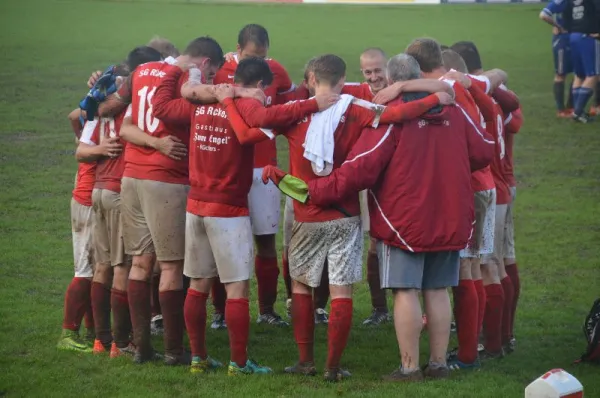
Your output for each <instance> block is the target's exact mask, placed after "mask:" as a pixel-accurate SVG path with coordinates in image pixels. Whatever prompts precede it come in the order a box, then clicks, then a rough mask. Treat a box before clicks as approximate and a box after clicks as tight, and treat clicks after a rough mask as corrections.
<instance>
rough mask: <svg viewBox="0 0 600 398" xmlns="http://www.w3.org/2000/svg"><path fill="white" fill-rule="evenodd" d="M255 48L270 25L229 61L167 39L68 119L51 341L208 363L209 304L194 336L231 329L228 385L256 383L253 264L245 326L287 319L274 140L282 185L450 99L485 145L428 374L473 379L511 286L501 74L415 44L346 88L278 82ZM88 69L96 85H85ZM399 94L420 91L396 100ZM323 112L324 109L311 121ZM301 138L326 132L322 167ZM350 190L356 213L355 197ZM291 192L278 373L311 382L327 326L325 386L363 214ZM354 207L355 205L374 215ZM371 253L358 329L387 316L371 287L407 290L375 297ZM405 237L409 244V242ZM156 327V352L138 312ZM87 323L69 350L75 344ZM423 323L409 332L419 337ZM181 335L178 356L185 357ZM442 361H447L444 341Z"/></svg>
mask: <svg viewBox="0 0 600 398" xmlns="http://www.w3.org/2000/svg"><path fill="white" fill-rule="evenodd" d="M268 49H269V36H268V34H267V31H266V30H265V28H263V27H262V26H260V25H255V24H251V25H247V26H245V27H244V28H243V29H242V30H241V31H240V33H239V36H238V46H237V50H236V51H235V52H233V53H228V54H224V53H223V50H222V48H221V47H220V45H219V44H218V43H217V42H216V41H215V40H214V39H212V38H210V37H200V38H197V39H195V40H193V41H191V42H190V43H189V45H188V46H187V47H186V49H185V50H184V51H183V53H182V54H180V53H179V51H177V49H176V48H175V46H173V45H172V44H171V43H170V42H169V41H167V40H165V39H160V38H159V39H154V40H152V41H151V42H150V43H149V44H148V45H147V46H140V47H136V48H135V49H134V50H132V51H131V52H130V53H129V55H128V56H127V59H126V61H125V62H124V64H123V65H120V66H119V67H118V68H116V70H115V72H114V73H115V74H117V75H118V76H119V77H118V78H117V82H118V84H119V88H118V91H117V92H116V93H115V94H112V95H110V96H109V97H108V98H106V100H105V101H103V102H102V103H100V104H99V107H98V109H97V114H96V115H86V114H85V112H83V111H82V110H81V109H76V110H74V111H73V112H72V113H71V114H70V115H69V118H70V120H71V123H72V127H73V130H74V132H75V133H76V135H77V138H78V147H77V151H76V157H77V160H78V161H79V169H78V173H77V180H76V184H75V189H74V191H73V197H72V201H71V218H72V232H73V249H74V256H75V276H74V278H73V279H72V281H71V283H70V285H69V287H68V289H67V293H66V296H65V305H64V321H63V333H62V335H61V338H60V341H59V343H58V347H59V348H61V349H67V350H75V351H81V352H93V353H96V354H102V353H105V352H108V353H109V355H110V357H111V358H115V357H120V356H124V355H130V356H132V357H133V361H134V362H135V363H144V362H148V361H153V360H163V361H164V363H165V364H167V365H180V364H184V365H189V366H190V370H191V372H192V373H204V372H207V371H209V370H214V369H218V368H220V367H222V366H223V364H222V363H220V362H219V361H217V360H216V359H213V358H212V357H210V356H209V355H208V348H207V346H206V328H207V301H208V300H209V297H211V296H212V303H213V307H214V314H215V315H214V317H213V323H212V325H211V326H212V328H213V329H221V328H223V329H227V332H228V334H229V344H230V362H229V365H228V374H229V375H238V374H267V373H272V372H273V371H272V369H270V368H269V367H267V366H264V365H261V364H258V363H257V362H255V361H253V360H252V359H249V357H248V345H249V344H248V340H249V328H250V310H249V291H250V280H251V279H252V273H253V270H254V272H255V274H256V282H257V291H258V304H259V312H260V313H259V315H258V318H257V322H258V323H264V324H268V325H276V326H287V325H288V323H287V322H286V321H285V320H283V319H282V317H281V316H279V315H278V314H277V313H276V312H275V303H276V298H277V284H278V278H279V272H280V271H279V266H278V261H277V250H276V244H275V235H276V232H277V231H278V228H279V219H280V201H281V191H283V192H289V191H286V189H285V186H289V185H293V183H290V182H289V179H287V178H286V175H285V173H283V172H282V171H281V170H279V169H277V167H276V166H277V158H276V156H277V152H276V146H275V140H274V137H275V136H277V135H282V136H284V137H285V138H286V139H287V140H288V142H289V151H290V152H289V159H290V160H289V162H290V163H289V170H290V174H292V175H293V176H295V177H299V178H300V179H302V180H304V181H306V182H309V181H312V180H319V179H320V178H321V176H326V175H328V174H329V173H331V170H332V169H334V170H335V169H337V168H339V167H340V166H341V165H342V164H343V162H344V161H345V160H346V158H347V156H348V155H349V154H350V152H351V150H352V148H353V146H354V144H355V143H356V142H357V140H358V139H359V138H360V136H361V134H362V133H363V132H365V131H367V130H368V129H377V128H379V129H381V128H387V125H390V126H391V125H393V124H401V123H403V122H407V121H410V120H417V119H419V118H420V117H421V116H423V115H424V114H426V113H427V112H429V111H430V110H432V109H434V108H439V107H440V106H442V107H445V106H455V105H454V104H455V103H456V106H457V107H459V108H460V109H461V110H462V113H461V115H462V114H464V117H465V118H466V120H468V123H467V122H465V125H469V123H470V125H471V126H472V127H473V128H474V129H475V130H473V131H476V132H477V134H479V136H480V137H481V140H482V141H481V142H482V145H491V146H493V148H494V156H493V157H492V156H488V158H487V162H486V163H485V164H486V165H487V166H486V167H484V168H483V169H480V170H477V171H474V172H473V174H472V176H471V182H472V192H473V194H474V196H471V195H469V197H462V198H459V200H461V201H465V203H467V202H468V203H469V205H470V206H471V208H474V222H473V224H474V225H473V229H472V233H470V234H469V233H467V234H466V235H467V236H468V235H471V236H470V237H469V240H468V242H466V241H465V242H464V245H463V246H462V247H465V246H466V248H465V249H464V250H462V251H460V264H459V263H458V253H457V256H456V259H457V261H456V264H455V265H451V267H454V266H455V267H456V280H452V281H450V282H448V284H447V285H445V286H443V288H444V290H446V289H447V288H448V287H453V293H454V317H455V322H456V330H457V334H458V342H459V346H458V348H457V350H454V351H450V352H448V355H447V358H446V357H444V358H443V359H437V360H436V361H437V363H436V366H435V369H436V371H435V372H432V371H430V372H428V373H425V376H429V377H435V378H442V377H447V376H448V374H449V373H450V371H451V370H457V371H458V370H466V369H475V368H479V367H480V366H481V362H480V359H484V358H488V359H494V358H501V357H503V356H504V355H505V353H509V352H512V351H513V350H514V348H515V338H514V332H513V325H514V317H515V311H516V306H517V302H518V297H519V292H520V282H519V275H518V271H517V264H516V258H515V252H514V231H513V203H514V200H515V197H516V182H515V178H514V173H513V162H512V148H513V137H514V134H516V133H517V132H518V131H519V130H520V128H521V124H522V114H521V111H520V105H519V101H518V98H517V97H516V95H515V94H514V93H513V92H512V91H510V90H509V89H508V88H507V87H506V86H505V85H504V83H505V82H506V78H507V76H506V73H505V72H503V71H501V70H499V69H493V70H489V71H484V69H483V67H482V62H481V58H480V55H479V52H478V50H477V47H476V46H475V44H473V43H472V42H458V43H456V44H454V45H452V46H451V47H446V46H441V45H440V44H439V43H437V42H436V41H435V40H433V39H416V40H414V41H413V42H412V43H411V44H410V45H409V46H408V47H407V48H406V50H405V54H401V55H399V56H396V57H393V58H391V59H390V60H389V62H388V58H387V56H386V54H385V53H384V52H383V51H382V50H381V49H379V48H370V49H367V50H365V51H364V52H363V53H362V54H361V56H360V67H361V71H362V73H363V76H364V78H365V81H364V82H363V83H346V82H345V74H346V64H345V62H344V61H343V60H342V59H341V58H340V57H338V56H335V55H332V54H327V55H322V56H318V57H315V58H313V59H311V60H309V61H308V63H307V65H306V69H305V75H304V81H303V82H302V83H301V84H298V85H294V84H293V83H292V81H291V79H290V78H289V76H288V74H287V72H286V71H285V69H284V68H283V66H281V65H280V64H279V63H277V62H276V61H275V60H273V59H270V58H268V57H267V52H268ZM415 60H416V62H418V66H419V67H420V75H421V77H422V78H420V79H415V78H414V77H412V78H411V79H413V80H406V81H403V80H402V79H400V80H393V79H392V78H391V77H390V74H389V71H388V66H394V67H395V68H396V69H397V70H400V69H402V67H403V65H405V64H404V63H406V62H413V63H414V62H415ZM99 76H100V73H95V74H93V75H92V77H91V78H90V82H89V83H88V85H89V86H90V87H92V86H93V85H94V84H95V83H96V80H97V79H98V77H99ZM404 80H405V79H404ZM409 93H418V94H419V95H417V96H416V97H414V98H412V100H410V101H408V100H403V101H402V100H401V101H399V100H396V99H397V98H400V99H401V98H403V97H406V98H409V97H410V95H409ZM342 103H344V104H343V105H340V104H342ZM388 103H390V104H389V105H387V106H384V105H383V104H388ZM339 106H341V108H340V107H339ZM338 109H342V111H339V112H337V110H338ZM327 110H331V111H332V112H329V113H327V116H326V117H322V115H324V114H325V113H324V111H327ZM336 112H337V113H336ZM461 117H462V116H461ZM333 119H335V120H333ZM332 120H333V121H332ZM382 126H383V127H382ZM316 130H329V131H330V132H331V133H332V134H333V137H334V138H333V139H334V141H335V142H334V145H335V149H333V148H330V150H331V151H333V152H332V158H331V159H328V160H327V161H326V162H325V163H319V162H315V161H311V160H308V159H307V157H306V152H305V148H307V147H311V148H312V147H315V143H314V142H312V144H309V141H311V140H313V141H314V139H313V138H314V137H319V132H318V131H316ZM322 137H325V136H322ZM316 144H317V145H316V146H317V147H318V146H319V145H320V146H322V147H326V146H328V145H333V143H325V140H324V141H323V142H320V143H316ZM326 151H327V150H326ZM489 153H491V151H490V152H489ZM484 157H485V156H484ZM319 165H320V166H324V167H320V166H319ZM365 172H368V171H365ZM280 190H281V191H280ZM291 196H294V195H293V194H291ZM360 196H361V197H362V201H363V204H366V201H367V199H366V196H364V192H363V193H361V195H360ZM294 199H298V198H297V197H294V198H293V199H292V197H287V198H286V206H285V212H284V248H283V258H282V268H283V276H284V280H285V285H286V290H287V299H288V300H287V309H288V314H289V317H290V318H291V321H292V326H293V335H294V339H295V341H296V343H297V346H298V352H299V358H298V361H297V363H296V364H295V365H292V366H290V367H287V368H285V372H286V373H291V374H300V375H315V374H316V366H315V362H314V329H315V324H319V323H324V324H328V351H327V360H326V364H325V369H324V378H325V380H328V381H339V380H341V379H343V378H346V377H349V376H350V372H348V371H347V370H345V369H343V368H342V367H341V358H342V354H343V352H344V350H345V348H346V345H347V342H348V338H349V334H350V329H351V325H352V315H353V300H352V286H353V285H354V284H356V283H358V282H360V281H361V280H362V260H363V244H364V235H363V232H364V231H368V220H369V214H368V213H369V210H368V209H367V206H365V205H363V206H361V203H360V200H359V193H355V194H353V195H350V196H348V197H345V198H344V199H343V200H341V201H340V202H339V203H336V204H335V205H333V206H327V207H325V206H323V207H320V206H317V205H315V204H313V203H311V202H310V201H308V202H307V203H306V202H304V203H303V202H302V201H298V200H294ZM368 200H369V201H370V202H371V203H370V205H369V208H370V210H371V211H373V209H374V208H375V207H376V206H379V204H377V203H375V204H374V203H372V200H371V199H368ZM374 206H375V207H374ZM361 216H362V219H361ZM463 221H466V220H463ZM468 224H469V229H470V228H471V226H470V221H469V222H468ZM390 228H391V224H390ZM462 232H464V231H462ZM396 234H397V231H396ZM399 236H400V235H398V237H399ZM400 239H402V238H400ZM369 242H370V245H369V249H368V254H367V279H368V284H369V288H370V291H371V298H372V305H373V313H372V315H371V316H370V317H369V318H368V319H367V320H365V321H364V323H365V324H370V325H378V324H381V323H384V322H387V321H390V320H391V319H392V318H391V316H390V314H389V312H388V309H387V303H386V296H385V289H391V290H392V292H393V293H394V296H395V297H397V294H396V293H397V292H398V291H400V290H402V289H405V288H406V287H404V286H395V285H394V284H393V283H392V284H390V281H389V280H388V279H389V278H388V274H387V273H386V272H388V271H389V270H386V269H385V268H382V266H383V265H385V264H381V261H382V259H381V253H379V256H378V250H377V242H376V240H375V239H371V240H370V241H369ZM404 243H405V244H406V247H408V248H409V250H410V251H413V249H412V248H410V246H409V244H410V243H411V242H404ZM422 251H427V248H424V249H423V250H422ZM386 266H389V264H387V265H386ZM459 270H460V272H459ZM451 274H452V272H451ZM384 276H385V280H384ZM451 279H452V278H451ZM329 298H330V299H331V303H330V306H331V311H330V317H328V314H327V312H326V311H325V306H326V303H327V301H328V300H329ZM397 303H398V301H397V300H395V306H396V305H397ZM398 308H400V307H397V308H396V311H395V312H394V317H393V321H394V323H395V324H396V329H397V333H398V324H399V323H400V322H402V319H401V318H402V312H399V311H398V310H397V309H398ZM111 314H112V322H111ZM159 314H160V319H162V334H163V339H164V354H159V353H157V352H156V351H155V350H154V349H153V347H152V344H151V334H152V324H153V322H152V321H153V317H155V316H156V315H159ZM84 318H85V327H86V329H87V333H86V336H85V339H83V338H81V337H80V334H79V329H80V325H81V323H82V321H83V319H84ZM155 319H158V318H155ZM425 319H426V318H425V317H424V320H425ZM438 324H439V322H437V321H436V322H433V324H432V321H431V320H429V325H427V322H423V325H425V326H424V327H426V328H428V329H429V333H434V332H435V328H437V327H438ZM446 326H447V327H448V330H449V325H446ZM446 326H444V328H445V327H446ZM444 328H442V329H443V330H445V329H444ZM184 330H185V331H186V332H187V334H188V337H189V341H190V346H191V353H188V351H187V350H185V349H184V344H183V337H184ZM86 339H87V340H88V341H85V340H86ZM89 340H91V341H93V343H92V344H90V343H89ZM442 340H443V339H442ZM480 340H481V342H482V344H479V341H480ZM399 341H400V338H399ZM400 349H401V352H402V350H403V349H406V348H405V347H400ZM442 349H443V350H444V352H447V351H448V347H447V340H446V346H445V347H442ZM401 357H402V358H403V364H402V366H401V367H400V371H395V372H394V373H392V375H390V376H388V377H387V379H388V380H392V381H402V380H409V381H410V380H417V379H419V377H417V373H416V372H417V371H416V370H415V369H413V368H411V367H410V366H409V365H407V364H406V363H404V359H405V356H401ZM413 364H414V362H413ZM429 365H431V363H430V364H429ZM419 372H420V370H419Z"/></svg>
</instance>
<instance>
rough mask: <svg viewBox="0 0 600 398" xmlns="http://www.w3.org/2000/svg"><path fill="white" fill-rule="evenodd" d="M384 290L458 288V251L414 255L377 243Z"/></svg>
mask: <svg viewBox="0 0 600 398" xmlns="http://www.w3.org/2000/svg"><path fill="white" fill-rule="evenodd" d="M377 257H378V258H379V275H380V278H381V288H382V289H422V290H431V289H442V288H446V287H451V286H456V285H458V270H459V265H460V258H459V257H460V256H459V252H458V251H443V252H428V253H411V252H409V251H406V250H402V249H399V248H397V247H394V246H389V245H386V244H385V243H383V242H377Z"/></svg>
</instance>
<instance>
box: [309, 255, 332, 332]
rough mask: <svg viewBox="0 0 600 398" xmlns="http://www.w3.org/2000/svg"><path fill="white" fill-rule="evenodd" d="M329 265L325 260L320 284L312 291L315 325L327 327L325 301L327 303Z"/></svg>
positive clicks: (327, 315) (327, 316) (327, 319)
mask: <svg viewBox="0 0 600 398" xmlns="http://www.w3.org/2000/svg"><path fill="white" fill-rule="evenodd" d="M328 269H329V264H328V263H327V259H325V263H324V264H323V272H322V273H321V283H320V284H319V286H317V287H315V288H314V289H313V290H312V295H313V308H314V309H315V325H328V324H329V314H328V313H327V310H326V309H325V308H326V307H327V301H329V273H328Z"/></svg>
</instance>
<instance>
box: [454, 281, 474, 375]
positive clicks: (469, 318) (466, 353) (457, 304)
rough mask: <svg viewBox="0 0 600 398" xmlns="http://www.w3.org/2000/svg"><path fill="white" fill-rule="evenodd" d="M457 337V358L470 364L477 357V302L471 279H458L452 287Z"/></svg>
mask: <svg viewBox="0 0 600 398" xmlns="http://www.w3.org/2000/svg"><path fill="white" fill-rule="evenodd" d="M452 292H453V293H454V313H455V320H456V334H457V337H458V360H459V361H461V362H462V363H466V364H470V363H473V362H475V360H476V359H477V342H478V333H477V317H478V315H479V303H478V301H477V299H478V297H477V289H476V288H475V284H474V283H473V280H470V279H469V280H460V281H459V282H458V286H457V287H455V288H453V289H452Z"/></svg>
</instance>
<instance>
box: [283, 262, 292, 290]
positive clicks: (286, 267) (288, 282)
mask: <svg viewBox="0 0 600 398" xmlns="http://www.w3.org/2000/svg"><path fill="white" fill-rule="evenodd" d="M281 268H282V269H283V282H284V283H285V291H286V292H287V297H288V298H291V297H292V278H291V277H290V263H289V262H288V258H287V256H286V255H282V256H281Z"/></svg>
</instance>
